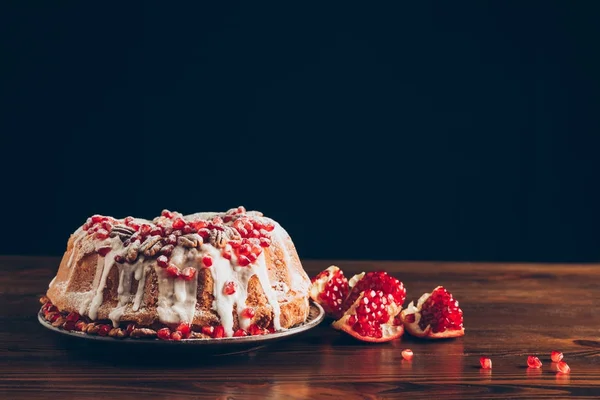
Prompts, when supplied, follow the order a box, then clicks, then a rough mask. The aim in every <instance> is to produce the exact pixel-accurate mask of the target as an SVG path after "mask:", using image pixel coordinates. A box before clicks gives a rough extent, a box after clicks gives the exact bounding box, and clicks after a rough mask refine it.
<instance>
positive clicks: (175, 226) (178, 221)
mask: <svg viewBox="0 0 600 400" xmlns="http://www.w3.org/2000/svg"><path fill="white" fill-rule="evenodd" d="M184 226H185V221H184V220H183V219H181V218H177V219H175V221H173V229H183V227H184Z"/></svg>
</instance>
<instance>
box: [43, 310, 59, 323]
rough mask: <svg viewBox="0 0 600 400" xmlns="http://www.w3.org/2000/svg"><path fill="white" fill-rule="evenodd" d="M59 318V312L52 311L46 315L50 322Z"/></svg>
mask: <svg viewBox="0 0 600 400" xmlns="http://www.w3.org/2000/svg"><path fill="white" fill-rule="evenodd" d="M59 318H60V313H59V312H50V313H48V315H47V317H46V319H47V320H48V321H50V322H55V321H56V320H57V319H59Z"/></svg>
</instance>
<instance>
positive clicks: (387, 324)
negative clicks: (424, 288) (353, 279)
mask: <svg viewBox="0 0 600 400" xmlns="http://www.w3.org/2000/svg"><path fill="white" fill-rule="evenodd" d="M400 309H401V306H400V305H399V304H398V303H396V300H395V299H394V296H393V295H392V294H386V293H384V292H383V291H382V290H366V291H364V292H363V293H361V295H360V296H359V297H358V298H357V299H356V301H355V302H354V304H352V305H351V306H350V308H348V309H347V310H346V311H345V312H344V315H343V316H342V317H341V318H340V319H338V320H336V321H334V322H333V324H332V327H333V328H334V329H338V330H341V331H343V332H345V333H347V334H349V335H350V336H352V337H354V338H356V339H358V340H361V341H365V342H378V343H381V342H389V341H391V340H394V339H397V338H399V337H400V336H402V334H403V333H404V328H403V325H394V317H395V316H396V315H397V314H398V313H399V312H400Z"/></svg>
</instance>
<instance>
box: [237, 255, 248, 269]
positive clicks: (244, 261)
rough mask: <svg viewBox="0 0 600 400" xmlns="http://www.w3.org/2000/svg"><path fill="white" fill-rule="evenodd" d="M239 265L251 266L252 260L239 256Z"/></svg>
mask: <svg viewBox="0 0 600 400" xmlns="http://www.w3.org/2000/svg"><path fill="white" fill-rule="evenodd" d="M238 264H240V266H242V267H246V266H248V265H249V264H250V259H249V258H248V257H246V256H239V257H238Z"/></svg>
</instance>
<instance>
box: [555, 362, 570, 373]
mask: <svg viewBox="0 0 600 400" xmlns="http://www.w3.org/2000/svg"><path fill="white" fill-rule="evenodd" d="M556 369H557V370H558V372H560V373H561V374H568V373H570V372H571V367H569V364H567V363H566V362H564V361H559V363H558V364H557V365H556Z"/></svg>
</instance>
